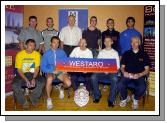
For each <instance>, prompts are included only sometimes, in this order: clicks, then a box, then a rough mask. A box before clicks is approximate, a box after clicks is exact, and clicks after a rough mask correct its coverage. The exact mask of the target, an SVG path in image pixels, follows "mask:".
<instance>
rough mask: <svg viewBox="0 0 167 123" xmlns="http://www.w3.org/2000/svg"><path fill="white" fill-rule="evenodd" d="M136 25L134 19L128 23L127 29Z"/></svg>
mask: <svg viewBox="0 0 167 123" xmlns="http://www.w3.org/2000/svg"><path fill="white" fill-rule="evenodd" d="M134 25H135V22H134V21H133V20H132V19H129V20H128V22H127V27H128V28H130V27H134Z"/></svg>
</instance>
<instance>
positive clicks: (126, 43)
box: [120, 17, 142, 56]
mask: <svg viewBox="0 0 167 123" xmlns="http://www.w3.org/2000/svg"><path fill="white" fill-rule="evenodd" d="M126 25H127V29H126V30H124V31H123V32H121V34H120V47H121V54H120V55H121V56H122V55H123V54H124V53H125V52H126V51H127V50H130V49H131V38H132V37H134V36H137V37H139V38H140V40H141V41H142V36H141V34H140V32H138V31H137V30H136V29H135V28H134V26H135V19H134V17H128V18H127V20H126ZM141 46H142V42H141Z"/></svg>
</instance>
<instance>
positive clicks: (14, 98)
mask: <svg viewBox="0 0 167 123" xmlns="http://www.w3.org/2000/svg"><path fill="white" fill-rule="evenodd" d="M13 73H14V76H16V75H17V74H18V72H17V68H14V70H13ZM21 88H22V90H23V91H25V96H26V98H27V100H29V95H30V93H31V92H32V89H34V88H30V89H29V88H27V86H26V84H23V85H22V86H21ZM41 97H42V99H43V102H45V97H44V93H43V92H42V95H41ZM16 103H17V99H16V94H15V92H14V91H13V105H14V110H17V107H16Z"/></svg>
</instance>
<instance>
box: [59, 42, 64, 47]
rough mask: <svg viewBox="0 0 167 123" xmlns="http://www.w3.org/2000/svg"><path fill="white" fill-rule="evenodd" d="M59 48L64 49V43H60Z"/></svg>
mask: <svg viewBox="0 0 167 123" xmlns="http://www.w3.org/2000/svg"><path fill="white" fill-rule="evenodd" d="M60 48H61V49H63V48H64V42H63V41H60Z"/></svg>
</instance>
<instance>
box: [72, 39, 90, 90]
mask: <svg viewBox="0 0 167 123" xmlns="http://www.w3.org/2000/svg"><path fill="white" fill-rule="evenodd" d="M86 46H87V42H86V39H83V38H82V39H80V42H79V46H78V47H76V48H74V50H73V51H72V52H71V54H70V57H73V58H93V54H92V51H91V50H90V49H88V48H87V47H86ZM80 76H82V77H84V78H85V86H86V89H87V90H88V91H89V92H90V83H91V80H90V77H91V73H82V72H77V73H71V81H72V87H73V89H74V91H75V90H76V89H77V88H78V86H79V82H78V77H80Z"/></svg>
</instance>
